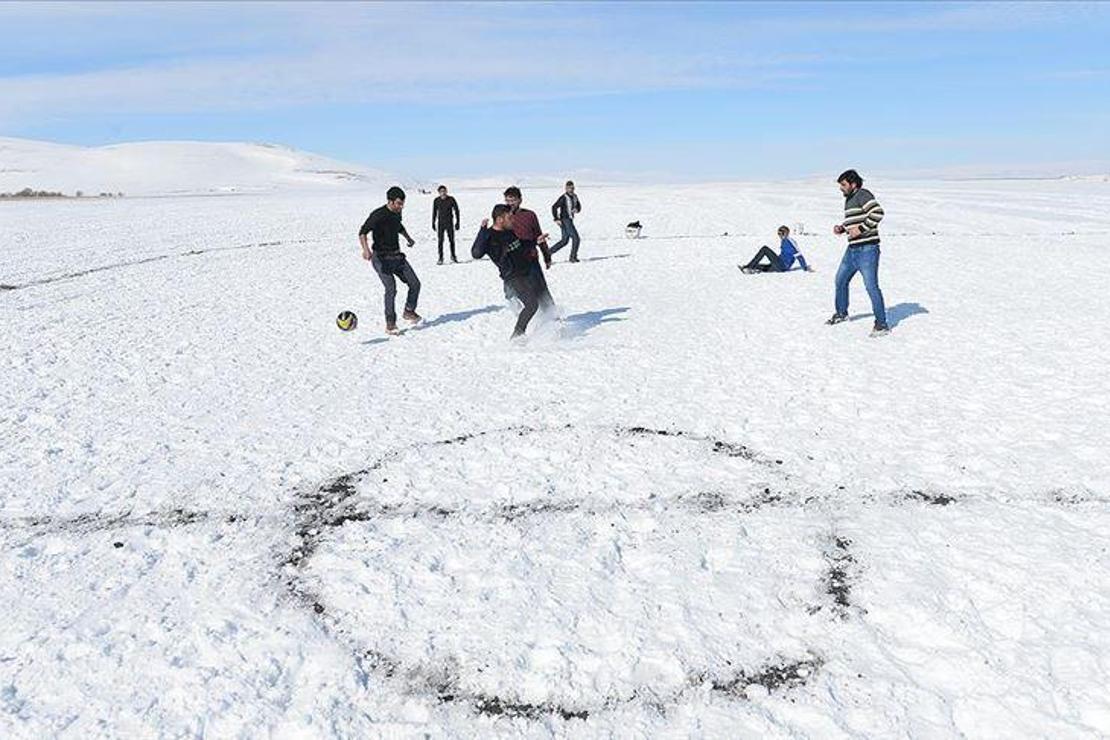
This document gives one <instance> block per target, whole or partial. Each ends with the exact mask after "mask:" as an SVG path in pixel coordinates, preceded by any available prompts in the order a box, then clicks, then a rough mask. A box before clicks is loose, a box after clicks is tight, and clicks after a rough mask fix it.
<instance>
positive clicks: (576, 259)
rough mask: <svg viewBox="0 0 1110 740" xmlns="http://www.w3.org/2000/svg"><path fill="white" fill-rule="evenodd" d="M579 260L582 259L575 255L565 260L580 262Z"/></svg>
mask: <svg viewBox="0 0 1110 740" xmlns="http://www.w3.org/2000/svg"><path fill="white" fill-rule="evenodd" d="M581 261H582V260H580V259H578V258H577V257H571V258H570V259H569V260H567V262H581Z"/></svg>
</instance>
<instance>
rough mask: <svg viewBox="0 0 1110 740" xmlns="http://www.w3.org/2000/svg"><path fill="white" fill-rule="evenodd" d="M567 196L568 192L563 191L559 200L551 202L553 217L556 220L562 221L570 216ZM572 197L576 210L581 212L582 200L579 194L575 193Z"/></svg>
mask: <svg viewBox="0 0 1110 740" xmlns="http://www.w3.org/2000/svg"><path fill="white" fill-rule="evenodd" d="M566 197H567V193H563V194H562V195H560V196H559V199H558V200H556V201H555V202H554V203H552V204H551V217H552V218H554V219H555V220H556V221H562V220H563V219H564V218H568V215H567V201H566ZM570 198H571V200H572V201H573V202H574V212H575V213H581V212H582V201H580V200H578V194H577V193H575V194H573V195H571V196H570Z"/></svg>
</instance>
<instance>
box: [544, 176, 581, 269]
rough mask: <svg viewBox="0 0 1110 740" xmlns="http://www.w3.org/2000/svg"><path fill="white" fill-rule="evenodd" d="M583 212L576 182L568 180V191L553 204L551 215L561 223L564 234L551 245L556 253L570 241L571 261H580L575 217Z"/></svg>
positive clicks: (552, 250)
mask: <svg viewBox="0 0 1110 740" xmlns="http://www.w3.org/2000/svg"><path fill="white" fill-rule="evenodd" d="M581 212H582V202H581V201H580V200H578V196H577V195H575V194H574V183H573V182H572V181H570V180H567V187H566V192H564V193H563V194H562V195H560V196H559V199H558V200H557V201H555V202H554V203H553V204H552V205H551V217H552V218H553V219H555V222H556V223H558V224H559V228H560V229H562V230H563V236H562V238H561V239H559V241H557V242H555V243H554V244H553V245H551V253H552V254H555V253H556V252H558V251H559V250H560V249H562V248H563V247H565V246H566V245H567V242H568V241H569V242H570V261H571V262H577V261H578V244H579V242H580V241H581V239H579V237H578V228H577V227H575V225H574V217H575V215H576V214H578V213H581Z"/></svg>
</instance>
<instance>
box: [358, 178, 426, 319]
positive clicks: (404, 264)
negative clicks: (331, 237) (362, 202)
mask: <svg viewBox="0 0 1110 740" xmlns="http://www.w3.org/2000/svg"><path fill="white" fill-rule="evenodd" d="M385 198H386V204H385V205H384V206H381V207H379V208H376V209H374V210H373V211H371V212H370V215H369V216H368V217H367V218H366V222H365V223H364V224H362V228H361V229H359V230H358V241H359V244H361V245H362V258H363V259H364V260H367V261H368V262H370V264H371V265H373V267H374V272H376V273H378V277H379V278H381V281H382V285H384V286H385V330H386V332H388V333H389V334H397V333H399V332H398V330H397V307H396V298H397V278H400V279H401V282H403V283H404V284H405V285H407V286H408V288H409V291H408V296H407V297H406V299H405V312H404V314H402V316H403V318H404V319H405V321H408V322H409V323H411V324H417V323H419V322H420V318H421V317H420V314H418V313H416V302H417V301H418V300H419V298H420V280H419V278H417V277H416V272H415V271H413V269H412V265H410V264H409V261H408V260H407V259H405V253H404V252H402V251H401V245H400V242H399V240H398V238H397V237H398V235H403V236H404V237H405V239H406V240H407V241H408V245H409V247H412V246H413V245H414V244H416V242H415V241H413V239H412V237H411V236H409V234H408V232H407V231H405V227H404V224H402V223H401V211H402V209H404V207H405V191H404V190H402V189H401V188H398V187H392V188H390V189H389V190H388V191H386V194H385ZM367 234H369V235H371V236H372V237H373V241H372V242H369V243H368V240H367Z"/></svg>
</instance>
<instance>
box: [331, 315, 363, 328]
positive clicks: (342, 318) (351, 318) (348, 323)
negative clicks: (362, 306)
mask: <svg viewBox="0 0 1110 740" xmlns="http://www.w3.org/2000/svg"><path fill="white" fill-rule="evenodd" d="M335 325H336V326H338V327H339V328H340V329H342V330H343V331H351V330H352V329H354V328H355V327H356V326H358V316H355V312H354V311H340V312H339V315H338V316H336V317H335Z"/></svg>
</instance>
